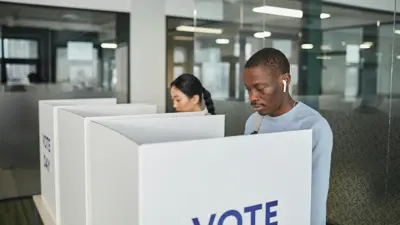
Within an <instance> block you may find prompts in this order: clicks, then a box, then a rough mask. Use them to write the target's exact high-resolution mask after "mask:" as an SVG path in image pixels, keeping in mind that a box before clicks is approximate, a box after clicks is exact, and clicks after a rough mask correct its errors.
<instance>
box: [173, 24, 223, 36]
mask: <svg viewBox="0 0 400 225" xmlns="http://www.w3.org/2000/svg"><path fill="white" fill-rule="evenodd" d="M176 30H177V31H182V32H195V33H206V34H222V29H217V28H207V27H192V26H183V25H182V26H178V27H177V28H176Z"/></svg>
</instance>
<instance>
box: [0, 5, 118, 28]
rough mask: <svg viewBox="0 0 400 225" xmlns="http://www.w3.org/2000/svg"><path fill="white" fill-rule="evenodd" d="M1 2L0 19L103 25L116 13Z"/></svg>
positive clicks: (113, 17) (111, 19) (112, 18)
mask: <svg viewBox="0 0 400 225" xmlns="http://www.w3.org/2000/svg"><path fill="white" fill-rule="evenodd" d="M0 4H1V7H0V19H2V20H12V19H13V20H18V19H26V20H29V19H30V20H39V21H53V22H74V23H87V24H93V25H101V24H104V23H108V22H110V21H113V20H115V13H107V12H98V11H88V10H75V9H63V8H50V7H43V6H31V5H16V4H9V3H0Z"/></svg>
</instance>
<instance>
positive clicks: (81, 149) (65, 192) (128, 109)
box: [58, 104, 204, 225]
mask: <svg viewBox="0 0 400 225" xmlns="http://www.w3.org/2000/svg"><path fill="white" fill-rule="evenodd" d="M58 114H59V115H58V124H59V125H58V134H59V159H60V160H59V177H60V178H59V181H60V191H59V199H58V200H59V201H58V202H59V208H60V214H59V222H58V224H62V225H68V224H81V225H84V224H86V220H87V217H86V211H87V207H86V206H87V203H86V202H87V201H86V199H87V198H88V195H89V194H90V193H89V192H88V190H87V189H88V186H86V183H87V182H86V176H87V173H88V171H89V167H88V166H87V165H88V163H89V162H90V161H91V155H90V154H89V152H88V150H87V149H88V143H87V137H88V135H89V134H90V131H89V130H88V124H89V122H90V121H107V120H118V121H124V120H129V119H133V118H155V117H177V116H181V117H183V116H199V115H201V116H203V117H204V113H203V112H196V113H168V114H156V106H155V105H146V104H118V105H113V106H110V105H103V106H72V107H65V108H63V109H60V110H59V112H58ZM103 166H106V165H103Z"/></svg>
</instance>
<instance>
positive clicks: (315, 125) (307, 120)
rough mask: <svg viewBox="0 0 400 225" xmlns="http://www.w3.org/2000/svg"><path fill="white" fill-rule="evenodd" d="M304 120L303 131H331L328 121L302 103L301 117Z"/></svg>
mask: <svg viewBox="0 0 400 225" xmlns="http://www.w3.org/2000/svg"><path fill="white" fill-rule="evenodd" d="M298 116H300V117H302V118H303V120H304V122H303V126H304V127H303V129H317V130H320V129H323V130H325V129H328V130H331V128H330V125H329V123H328V121H327V120H326V119H325V118H324V117H323V116H322V115H321V114H320V113H319V112H318V111H317V110H315V109H313V108H311V107H310V106H308V105H306V104H304V103H301V110H300V113H299V115H298Z"/></svg>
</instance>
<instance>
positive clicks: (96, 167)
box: [89, 116, 312, 225]
mask: <svg viewBox="0 0 400 225" xmlns="http://www.w3.org/2000/svg"><path fill="white" fill-rule="evenodd" d="M215 118H217V117H215ZM201 119H204V121H201ZM208 119H210V118H209V117H207V116H206V117H202V118H196V119H191V120H188V118H173V119H172V120H170V119H169V118H168V119H160V121H156V120H147V121H146V120H143V121H142V122H141V123H139V120H136V121H135V123H133V124H132V125H129V124H127V123H126V122H125V121H124V123H122V122H121V123H119V124H115V123H114V121H102V122H101V123H90V127H89V130H90V137H89V141H90V149H91V150H92V151H91V171H90V173H91V176H90V182H91V189H90V192H91V196H90V198H89V200H90V204H89V205H90V207H89V218H90V220H89V221H90V223H89V225H107V224H136V225H154V224H163V225H187V224H191V225H203V224H205V225H222V224H223V225H239V224H240V225H244V224H248V225H253V224H274V223H273V222H276V221H278V222H279V223H278V224H280V225H293V224H310V202H311V152H312V151H311V148H312V144H311V131H309V130H307V131H298V132H286V133H276V134H266V135H251V136H236V137H229V138H221V137H222V134H221V133H219V132H218V131H217V132H216V129H220V128H219V127H220V126H222V124H220V123H218V121H213V120H212V118H211V120H208ZM213 126H214V128H213ZM99 140H101V141H99ZM253 215H254V221H253V222H252V221H251V220H252V217H253Z"/></svg>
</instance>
